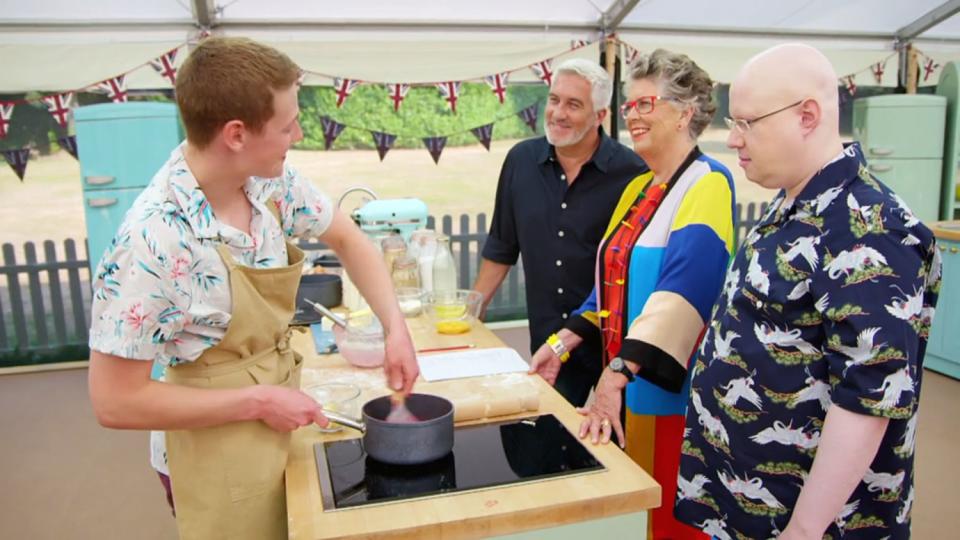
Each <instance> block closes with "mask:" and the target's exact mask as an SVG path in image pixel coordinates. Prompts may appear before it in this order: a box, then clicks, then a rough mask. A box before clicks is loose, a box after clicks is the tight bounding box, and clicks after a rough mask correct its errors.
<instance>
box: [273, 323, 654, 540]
mask: <svg viewBox="0 0 960 540" xmlns="http://www.w3.org/2000/svg"><path fill="white" fill-rule="evenodd" d="M408 322H409V326H410V329H411V334H412V335H413V339H414V342H415V343H416V346H417V347H418V348H426V347H443V346H449V345H457V344H465V343H472V344H473V345H475V346H476V347H478V348H482V347H502V346H504V344H503V342H502V341H501V340H500V339H499V338H497V337H496V336H495V335H494V334H493V333H492V332H490V330H488V329H486V328H484V327H482V326H480V327H478V328H474V329H473V330H471V331H470V332H469V333H467V334H462V335H459V336H442V335H439V334H437V333H436V332H434V331H433V330H432V328H429V327H428V326H427V324H426V322H425V321H423V320H421V319H419V318H418V319H410V320H408ZM294 347H295V348H296V349H297V350H298V351H300V352H301V353H303V354H304V357H305V358H306V361H305V364H304V367H305V371H304V381H303V384H304V385H307V384H310V383H311V382H320V380H322V379H323V378H324V375H325V374H331V375H332V374H335V373H340V374H343V373H344V372H345V371H346V370H348V369H349V368H348V365H347V364H346V362H345V361H344V360H343V359H342V358H341V357H340V356H338V355H325V356H321V355H317V354H315V349H314V346H313V343H312V342H311V338H310V336H309V334H296V337H295V339H294ZM381 373H382V370H363V372H362V373H360V374H359V375H358V376H364V377H376V376H379V375H380V374H381ZM513 377H514V378H516V376H513ZM529 379H530V381H532V383H533V384H535V385H536V387H537V388H538V390H539V392H540V410H539V411H538V412H536V413H529V412H527V413H524V414H518V415H513V416H503V417H497V418H496V419H494V420H481V421H477V422H468V423H478V422H489V421H500V420H506V419H510V418H521V417H524V416H531V415H534V414H546V413H552V414H553V415H555V416H556V417H557V418H558V419H559V420H560V421H561V422H562V423H563V424H564V425H566V427H567V429H569V430H570V431H571V432H573V433H576V431H577V429H578V427H579V425H580V415H579V414H578V413H577V412H576V410H575V409H574V408H573V407H572V406H570V404H568V403H567V402H566V400H564V399H563V397H561V396H560V394H558V393H557V392H556V391H555V390H554V389H553V388H552V387H551V386H549V385H548V384H546V383H545V382H544V381H543V379H541V378H540V377H539V376H529ZM452 383H453V381H450V382H435V383H427V382H425V381H423V380H422V379H421V380H420V381H419V382H418V383H417V385H416V388H415V391H416V392H420V393H431V392H436V393H444V391H446V392H449V390H450V389H451V388H452V387H451V386H450V385H451V384H452ZM379 393H381V394H386V393H387V391H386V389H384V390H382V391H381V392H379ZM371 397H373V396H372V395H364V396H361V398H362V399H363V400H364V401H365V400H366V399H369V398H371ZM465 424H466V423H465ZM458 425H463V424H458ZM357 436H359V433H358V432H355V431H353V430H344V431H342V432H340V433H335V434H326V435H325V434H322V433H319V432H317V431H316V430H313V429H310V428H303V429H300V430H297V431H296V432H294V434H293V439H292V446H291V451H290V462H289V463H288V465H287V471H286V475H287V516H288V520H289V531H290V538H293V539H310V540H312V539H319V538H441V537H442V538H483V537H487V536H495V535H504V534H510V533H515V532H520V531H527V530H531V529H541V528H545V527H555V526H559V525H566V524H571V523H576V522H580V521H586V520H594V519H600V518H605V517H610V516H616V515H621V514H628V513H634V512H640V511H643V510H645V509H649V508H653V507H656V506H658V505H659V504H660V486H659V485H658V484H657V483H656V482H655V481H654V480H653V479H652V478H651V477H650V476H649V475H647V473H646V472H644V471H643V470H642V469H641V468H640V467H639V466H637V465H636V464H635V463H633V461H631V460H630V458H629V457H627V455H626V454H625V453H623V452H622V451H620V450H619V449H618V448H617V447H615V446H614V445H612V444H609V445H600V446H593V445H591V444H590V443H589V442H587V443H586V444H585V446H587V447H588V448H589V449H590V451H592V452H593V453H594V455H595V456H596V457H597V459H598V460H599V461H600V462H601V463H603V464H604V466H606V470H604V471H602V472H593V473H585V474H582V475H579V476H568V477H563V478H558V479H552V480H544V481H539V482H531V483H528V484H514V485H511V486H507V487H501V488H492V489H487V490H480V491H471V492H463V493H452V494H447V495H439V496H435V497H431V498H422V499H414V500H409V501H403V502H394V503H386V504H380V505H369V506H363V507H354V508H349V509H345V510H336V511H332V512H324V511H323V504H322V502H321V498H320V485H319V481H318V479H317V466H316V462H315V461H314V453H313V445H314V444H315V443H317V442H320V441H325V440H334V439H344V438H351V437H357ZM637 534H638V535H640V534H642V531H637Z"/></svg>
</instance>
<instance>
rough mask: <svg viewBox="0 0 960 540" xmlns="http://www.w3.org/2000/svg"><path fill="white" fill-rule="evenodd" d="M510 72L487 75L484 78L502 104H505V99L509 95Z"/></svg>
mask: <svg viewBox="0 0 960 540" xmlns="http://www.w3.org/2000/svg"><path fill="white" fill-rule="evenodd" d="M509 76H510V73H497V74H496V75H487V76H486V77H484V78H483V80H485V81H487V84H488V85H490V89H491V90H493V93H494V94H496V95H497V99H499V100H500V104H501V105H503V99H504V98H505V97H507V78H508V77H509Z"/></svg>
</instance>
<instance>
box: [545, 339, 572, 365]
mask: <svg viewBox="0 0 960 540" xmlns="http://www.w3.org/2000/svg"><path fill="white" fill-rule="evenodd" d="M547 345H549V346H550V348H551V349H553V353H554V354H556V355H557V357H559V358H560V362H561V363H563V362H566V361H567V360H569V359H570V351H568V350H567V347H566V346H565V345H564V344H563V341H560V336H558V335H556V334H550V337H548V338H547Z"/></svg>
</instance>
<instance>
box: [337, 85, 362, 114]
mask: <svg viewBox="0 0 960 540" xmlns="http://www.w3.org/2000/svg"><path fill="white" fill-rule="evenodd" d="M358 84H360V81H355V80H353V79H341V78H340V77H334V78H333V90H334V91H335V92H336V93H337V108H338V109H339V108H340V107H342V106H343V102H344V101H346V100H347V98H348V97H350V93H351V92H353V89H354V88H356V87H357V85H358Z"/></svg>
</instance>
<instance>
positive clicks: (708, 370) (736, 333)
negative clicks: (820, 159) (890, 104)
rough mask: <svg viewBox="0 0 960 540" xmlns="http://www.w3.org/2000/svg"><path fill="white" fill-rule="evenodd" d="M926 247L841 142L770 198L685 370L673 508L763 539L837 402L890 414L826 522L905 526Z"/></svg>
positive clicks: (924, 313) (856, 530) (868, 529)
mask: <svg viewBox="0 0 960 540" xmlns="http://www.w3.org/2000/svg"><path fill="white" fill-rule="evenodd" d="M935 247H936V246H935V240H934V237H933V234H932V233H931V231H930V230H929V229H928V228H927V227H926V226H924V225H923V224H922V223H920V221H919V220H918V219H917V218H916V217H915V216H914V215H913V213H912V212H911V211H910V209H909V208H908V207H907V205H906V204H905V203H904V202H903V200H902V199H901V198H900V197H898V196H897V195H896V194H895V193H893V192H891V191H890V190H889V189H888V188H887V187H886V186H884V185H883V184H881V183H880V182H879V181H877V180H876V179H875V178H873V177H872V176H871V175H870V174H869V172H867V168H866V165H865V163H864V160H863V156H862V154H861V151H860V149H859V146H858V145H856V144H853V145H849V146H847V147H846V148H845V149H844V151H843V153H842V154H841V155H840V156H839V157H838V158H837V159H836V160H834V161H833V162H831V163H829V164H828V165H827V166H825V167H824V168H823V169H821V170H820V171H819V172H818V173H817V174H816V175H815V176H814V177H813V178H812V179H811V180H810V182H809V183H808V184H807V186H805V188H804V189H803V191H802V192H801V193H800V195H799V196H798V197H797V199H796V201H793V202H791V201H789V200H786V199H785V196H784V194H783V193H781V194H780V195H779V196H778V197H777V198H776V199H775V200H774V202H773V203H772V204H771V206H770V209H769V210H768V212H767V214H766V215H765V216H764V217H763V218H762V220H761V222H760V223H759V224H758V225H757V226H756V227H755V228H754V229H753V230H752V231H751V232H750V233H749V234H748V236H747V238H746V239H745V242H744V245H743V247H742V248H741V249H740V250H739V252H738V253H737V255H736V257H735V259H734V261H733V264H732V266H731V267H730V269H729V270H728V272H727V276H726V280H725V284H724V287H723V292H722V294H721V297H720V299H719V300H718V303H717V304H716V305H715V306H714V311H713V316H712V320H711V324H710V326H709V328H708V331H707V334H706V336H705V338H704V340H703V343H702V346H701V349H700V351H699V354H698V357H697V361H696V363H695V365H694V368H693V371H692V381H691V387H692V389H691V396H690V402H689V406H688V408H687V417H686V429H687V432H688V435H687V436H686V438H685V440H684V442H683V447H682V455H681V465H680V474H679V478H678V496H677V503H676V509H675V511H676V515H677V517H678V518H680V519H681V520H682V521H684V522H686V523H689V524H691V525H694V526H698V527H700V528H701V529H703V530H705V531H706V532H707V533H708V534H713V535H715V536H718V537H721V538H743V537H747V538H771V537H775V536H776V535H777V534H778V531H782V530H783V529H784V527H786V525H787V522H788V521H789V518H790V513H791V511H792V509H793V508H794V506H795V504H796V501H797V498H798V496H799V494H800V489H801V487H802V486H803V482H804V480H805V478H806V475H807V473H808V471H809V470H810V468H811V465H812V463H813V459H814V456H815V454H816V450H817V446H818V444H819V441H820V435H821V431H822V428H823V422H824V418H825V416H826V411H827V409H828V408H829V407H830V406H831V404H836V405H837V406H839V407H842V408H844V409H846V410H848V411H852V412H854V413H858V414H863V415H871V416H882V417H887V418H890V419H891V421H890V423H889V426H888V428H887V431H886V434H885V435H884V438H883V442H882V444H881V446H880V450H879V452H878V453H877V455H876V457H875V459H874V460H873V462H872V463H871V465H870V468H869V471H868V472H867V474H866V475H865V476H864V478H863V480H862V481H861V482H860V484H859V485H858V486H857V488H856V489H855V491H854V493H853V495H852V496H851V497H850V499H849V500H848V501H847V504H846V506H845V507H844V509H843V510H842V511H841V512H840V513H839V514H838V515H837V516H836V519H835V520H834V522H833V523H832V524H831V525H830V527H829V528H828V529H827V531H826V533H827V535H829V536H830V537H831V538H834V539H837V538H844V539H858V538H881V537H888V538H891V539H897V538H908V537H909V534H910V509H911V506H912V504H913V498H914V491H913V452H914V441H915V437H916V422H917V402H918V397H919V392H920V379H921V375H922V361H923V355H924V351H925V348H926V342H927V336H928V333H929V330H930V323H931V320H932V318H933V314H934V307H935V305H936V299H937V292H938V291H939V284H940V260H939V257H938V255H937V251H936V249H935Z"/></svg>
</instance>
